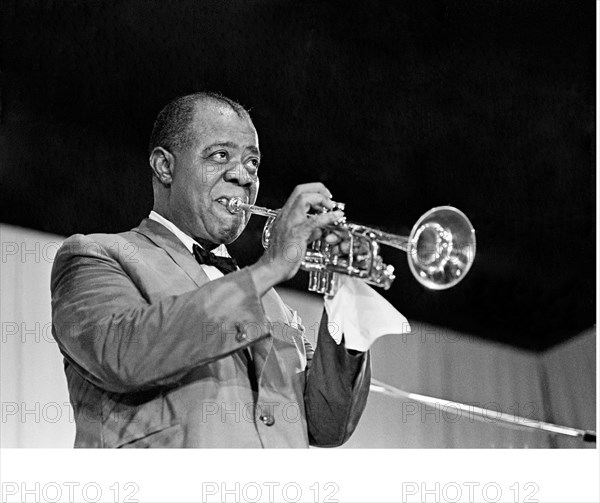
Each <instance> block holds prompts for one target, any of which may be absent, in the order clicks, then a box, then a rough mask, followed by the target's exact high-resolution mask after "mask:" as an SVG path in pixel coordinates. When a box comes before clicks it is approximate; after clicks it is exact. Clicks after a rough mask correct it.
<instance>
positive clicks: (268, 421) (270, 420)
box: [259, 414, 275, 426]
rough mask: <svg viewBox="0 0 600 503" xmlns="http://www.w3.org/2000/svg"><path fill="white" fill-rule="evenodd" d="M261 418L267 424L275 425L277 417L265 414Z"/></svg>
mask: <svg viewBox="0 0 600 503" xmlns="http://www.w3.org/2000/svg"><path fill="white" fill-rule="evenodd" d="M259 419H260V420H261V421H262V422H263V424H264V425H265V426H273V425H274V424H275V418H273V416H267V415H266V414H263V415H262V416H260V418H259Z"/></svg>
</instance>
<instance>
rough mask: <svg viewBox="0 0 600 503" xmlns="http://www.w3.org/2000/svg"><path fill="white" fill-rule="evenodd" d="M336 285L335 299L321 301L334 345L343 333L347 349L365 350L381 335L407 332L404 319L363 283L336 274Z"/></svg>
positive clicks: (408, 325) (407, 326)
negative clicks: (337, 278) (337, 276)
mask: <svg viewBox="0 0 600 503" xmlns="http://www.w3.org/2000/svg"><path fill="white" fill-rule="evenodd" d="M339 282H340V283H339V285H340V286H339V289H338V291H337V293H336V294H335V296H334V297H333V298H332V299H327V298H326V299H325V309H326V310H327V315H328V317H329V323H330V324H331V325H330V330H329V332H330V333H331V336H332V337H333V338H334V340H335V342H337V343H338V344H339V343H340V342H341V340H342V334H343V335H344V339H345V343H346V348H347V349H353V350H355V351H367V350H368V349H369V348H370V347H371V345H372V344H373V343H374V342H375V341H376V340H377V339H378V338H379V337H381V336H382V335H386V334H405V333H407V332H410V324H409V323H408V321H407V319H406V318H405V317H404V316H402V315H401V314H400V313H399V312H398V311H397V310H396V308H395V307H394V306H392V305H391V304H390V303H389V302H388V301H387V300H385V299H384V298H383V297H382V296H381V295H379V294H378V293H377V292H376V291H375V290H373V288H371V287H370V286H369V285H367V284H366V283H365V282H364V281H361V280H359V279H357V278H352V277H350V276H346V275H340V277H339Z"/></svg>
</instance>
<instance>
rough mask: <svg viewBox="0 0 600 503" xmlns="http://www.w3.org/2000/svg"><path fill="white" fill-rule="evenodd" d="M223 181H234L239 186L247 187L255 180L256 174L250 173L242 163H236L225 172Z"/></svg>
mask: <svg viewBox="0 0 600 503" xmlns="http://www.w3.org/2000/svg"><path fill="white" fill-rule="evenodd" d="M224 178H225V181H227V182H231V183H236V184H238V185H239V186H241V187H248V186H250V185H252V184H253V183H254V182H256V175H252V174H251V173H250V172H249V171H248V170H247V169H246V168H245V167H244V165H243V164H242V163H236V164H235V165H234V166H232V167H231V168H230V169H228V170H227V171H226V172H225V175H224Z"/></svg>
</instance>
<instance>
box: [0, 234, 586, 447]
mask: <svg viewBox="0 0 600 503" xmlns="http://www.w3.org/2000/svg"><path fill="white" fill-rule="evenodd" d="M0 239H1V241H2V262H1V264H0V265H1V271H0V273H1V274H0V277H1V285H0V286H1V290H0V292H1V298H0V320H1V324H2V344H1V353H0V355H1V393H2V394H1V397H2V437H1V442H2V447H67V448H68V447H71V446H72V444H73V439H74V423H73V418H72V414H71V408H70V405H69V403H68V394H67V387H66V381H65V378H64V375H63V371H62V358H61V356H60V353H59V351H58V347H57V345H56V343H55V342H54V341H53V339H52V335H51V329H50V327H51V325H50V323H51V321H50V320H51V318H50V288H49V282H50V269H51V267H52V260H53V258H54V255H55V253H56V250H57V249H58V247H59V246H60V243H61V242H62V240H63V238H62V237H60V236H54V235H50V234H45V233H41V232H37V231H32V230H28V229H22V228H17V227H13V226H8V225H4V224H2V225H0ZM280 293H281V294H282V296H283V297H284V299H285V300H286V302H287V303H288V304H290V305H292V306H294V307H295V308H296V309H298V311H299V312H300V315H301V316H302V318H303V322H304V325H305V326H306V327H307V329H308V335H309V337H311V336H314V334H315V330H314V327H315V326H316V325H315V324H316V323H317V322H318V319H319V317H320V312H321V301H320V299H319V297H317V296H313V295H309V294H304V293H302V292H297V291H291V290H284V289H282V290H281V291H280ZM411 325H412V327H413V331H412V333H411V334H406V335H401V336H385V337H383V338H381V339H380V340H378V341H377V342H376V343H375V345H374V346H373V349H372V362H373V363H372V367H373V377H374V378H376V379H378V380H381V381H384V382H387V383H389V384H392V385H394V386H396V387H398V388H400V389H404V390H407V391H411V392H415V393H422V394H426V395H430V396H434V397H439V398H441V399H442V400H441V402H440V404H439V406H437V407H434V406H422V405H420V404H418V403H414V402H411V401H408V400H398V399H394V398H390V397H386V396H382V395H378V394H376V393H371V395H370V397H369V401H368V404H367V410H366V411H365V414H364V416H363V418H362V419H361V422H360V423H359V426H358V428H357V431H356V432H355V434H354V436H353V437H352V438H351V439H350V441H349V442H348V443H347V444H346V445H345V447H372V448H390V447H409V448H423V447H436V448H445V447H521V448H527V447H538V448H539V447H593V446H594V445H593V444H587V445H585V444H583V443H582V442H580V441H579V440H577V439H570V438H565V437H561V438H558V437H555V436H553V435H549V434H546V433H541V432H535V431H531V432H530V431H527V432H522V431H515V430H510V429H506V428H503V427H500V426H499V425H498V424H497V423H496V422H495V415H494V414H493V413H491V414H490V416H489V418H488V420H487V421H486V422H477V421H475V420H474V419H473V417H472V416H471V415H470V414H469V413H468V412H465V413H462V414H460V415H458V414H457V413H455V412H454V411H452V410H451V409H449V408H447V407H444V402H445V401H447V400H456V401H460V402H463V403H468V404H470V405H473V406H478V407H487V408H490V409H492V410H493V411H498V412H500V411H501V412H504V413H508V414H517V415H520V416H524V417H528V418H532V419H543V420H546V421H551V422H557V423H560V424H563V425H566V426H572V427H577V428H582V429H596V424H595V423H596V405H595V404H596V340H595V330H594V329H590V330H588V331H586V332H584V333H583V334H581V335H580V336H579V337H577V338H574V339H572V340H571V341H569V342H567V343H565V344H563V345H562V346H560V347H557V348H553V349H552V350H550V351H547V352H545V353H542V354H534V353H530V352H526V351H521V350H517V349H513V348H510V347H506V346H502V345H498V344H494V343H490V342H486V341H484V340H481V339H478V338H476V337H473V336H467V335H464V334H458V333H456V332H452V331H450V330H447V329H443V328H439V327H432V326H429V325H426V324H421V323H415V322H411Z"/></svg>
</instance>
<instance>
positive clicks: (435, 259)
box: [406, 206, 476, 290]
mask: <svg viewBox="0 0 600 503" xmlns="http://www.w3.org/2000/svg"><path fill="white" fill-rule="evenodd" d="M475 247H476V240H475V229H474V228H473V226H472V225H471V222H470V221H469V219H468V218H467V216H466V215H465V214H464V213H463V212H462V211H460V210H458V209H456V208H454V207H452V206H439V207H437V208H432V209H431V210H429V211H428V212H427V213H425V214H424V215H423V216H422V217H421V218H420V219H419V220H418V221H417V223H416V224H415V225H414V226H413V228H412V231H411V233H410V236H409V238H408V247H407V248H408V249H407V254H406V255H407V258H408V265H409V267H410V270H411V272H412V273H413V275H414V276H415V278H416V279H417V280H418V281H419V282H420V283H421V284H423V285H424V286H426V287H427V288H430V289H432V290H445V289H446V288H451V287H453V286H454V285H456V284H457V283H458V282H460V281H461V280H462V279H463V278H464V277H465V276H466V275H467V273H468V272H469V269H470V268H471V265H472V264H473V260H474V259H475Z"/></svg>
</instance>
